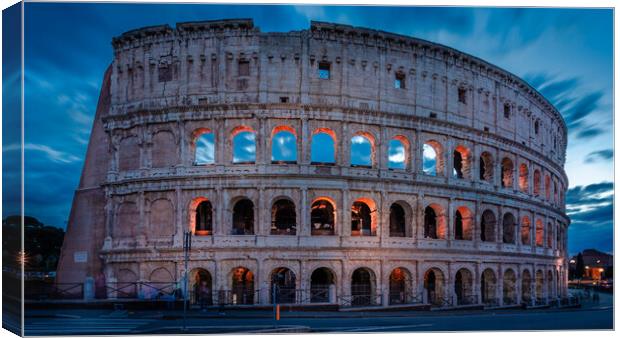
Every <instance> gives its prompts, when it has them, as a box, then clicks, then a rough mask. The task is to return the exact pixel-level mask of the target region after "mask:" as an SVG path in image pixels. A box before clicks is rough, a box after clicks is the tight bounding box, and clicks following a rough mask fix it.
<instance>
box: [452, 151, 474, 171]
mask: <svg viewBox="0 0 620 338" xmlns="http://www.w3.org/2000/svg"><path fill="white" fill-rule="evenodd" d="M469 157H470V151H469V149H467V148H466V147H464V146H458V147H456V149H454V154H453V164H454V168H453V171H452V174H453V176H454V177H456V178H469V177H470V170H471V169H470V160H469Z"/></svg>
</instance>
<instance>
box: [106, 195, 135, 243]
mask: <svg viewBox="0 0 620 338" xmlns="http://www.w3.org/2000/svg"><path fill="white" fill-rule="evenodd" d="M139 222H140V212H139V211H138V206H137V205H136V203H134V202H123V203H121V204H120V205H119V207H118V209H117V212H116V226H115V227H114V229H113V232H112V235H113V236H114V237H133V236H135V234H136V230H137V227H138V224H139Z"/></svg>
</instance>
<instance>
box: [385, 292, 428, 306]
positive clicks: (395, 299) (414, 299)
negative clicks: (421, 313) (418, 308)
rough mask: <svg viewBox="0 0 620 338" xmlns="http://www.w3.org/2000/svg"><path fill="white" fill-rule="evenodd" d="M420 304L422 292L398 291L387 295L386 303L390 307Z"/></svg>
mask: <svg viewBox="0 0 620 338" xmlns="http://www.w3.org/2000/svg"><path fill="white" fill-rule="evenodd" d="M422 302H423V300H422V292H418V293H413V292H408V291H400V292H390V293H389V302H388V303H389V304H390V305H405V304H421V303H422Z"/></svg>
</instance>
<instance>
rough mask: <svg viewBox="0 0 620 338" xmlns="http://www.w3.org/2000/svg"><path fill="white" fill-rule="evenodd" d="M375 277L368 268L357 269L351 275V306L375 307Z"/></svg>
mask: <svg viewBox="0 0 620 338" xmlns="http://www.w3.org/2000/svg"><path fill="white" fill-rule="evenodd" d="M375 289H376V277H375V273H374V272H373V271H372V270H371V269H369V268H358V269H356V270H355V271H353V274H351V305H353V306H364V305H375V304H377V299H376V297H375Z"/></svg>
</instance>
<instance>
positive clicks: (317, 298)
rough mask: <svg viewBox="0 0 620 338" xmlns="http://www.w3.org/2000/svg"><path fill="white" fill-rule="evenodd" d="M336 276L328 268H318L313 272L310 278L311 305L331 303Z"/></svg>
mask: <svg viewBox="0 0 620 338" xmlns="http://www.w3.org/2000/svg"><path fill="white" fill-rule="evenodd" d="M334 276H335V274H334V272H333V271H332V270H330V269H328V268H318V269H316V270H314V271H313V272H312V275H311V276H310V302H311V303H328V302H330V301H331V299H332V298H331V297H330V296H331V295H330V286H332V285H335V284H336V278H335V277H334ZM334 296H335V295H334Z"/></svg>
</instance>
